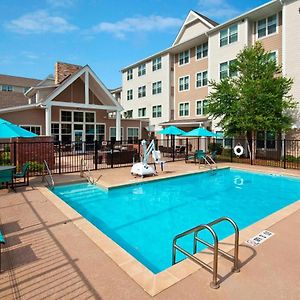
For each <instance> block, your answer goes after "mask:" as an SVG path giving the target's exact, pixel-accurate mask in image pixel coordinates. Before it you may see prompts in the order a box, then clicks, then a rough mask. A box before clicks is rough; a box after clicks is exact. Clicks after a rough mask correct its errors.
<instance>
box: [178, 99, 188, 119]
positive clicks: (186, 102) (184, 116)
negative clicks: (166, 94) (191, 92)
mask: <svg viewBox="0 0 300 300" xmlns="http://www.w3.org/2000/svg"><path fill="white" fill-rule="evenodd" d="M181 104H188V107H189V111H188V114H187V115H183V116H181V115H180V105H181ZM190 112H191V107H190V101H185V102H179V103H178V116H179V117H181V118H186V117H189V116H190Z"/></svg>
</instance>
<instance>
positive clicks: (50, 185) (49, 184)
mask: <svg viewBox="0 0 300 300" xmlns="http://www.w3.org/2000/svg"><path fill="white" fill-rule="evenodd" d="M45 167H46V170H47V173H48V176H49V177H50V181H48V180H47V178H46V176H45V174H44V173H45ZM44 180H46V182H47V184H48V187H49V188H51V189H53V188H54V186H55V183H54V179H53V176H52V172H51V170H50V168H49V166H48V163H47V161H46V160H44V172H43V181H44Z"/></svg>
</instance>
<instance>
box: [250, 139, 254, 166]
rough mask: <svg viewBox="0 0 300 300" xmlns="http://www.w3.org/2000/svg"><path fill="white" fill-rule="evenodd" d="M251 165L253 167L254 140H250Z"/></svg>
mask: <svg viewBox="0 0 300 300" xmlns="http://www.w3.org/2000/svg"><path fill="white" fill-rule="evenodd" d="M250 149H251V152H250V164H251V165H253V153H254V149H253V143H252V138H251V139H250Z"/></svg>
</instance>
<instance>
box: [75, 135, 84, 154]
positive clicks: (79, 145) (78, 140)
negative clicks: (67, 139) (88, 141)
mask: <svg viewBox="0 0 300 300" xmlns="http://www.w3.org/2000/svg"><path fill="white" fill-rule="evenodd" d="M74 141H75V151H79V152H83V149H84V146H83V144H84V143H83V130H74Z"/></svg>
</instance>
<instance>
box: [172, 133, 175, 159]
mask: <svg viewBox="0 0 300 300" xmlns="http://www.w3.org/2000/svg"><path fill="white" fill-rule="evenodd" d="M172 141H173V145H172V154H173V161H175V135H172Z"/></svg>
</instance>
